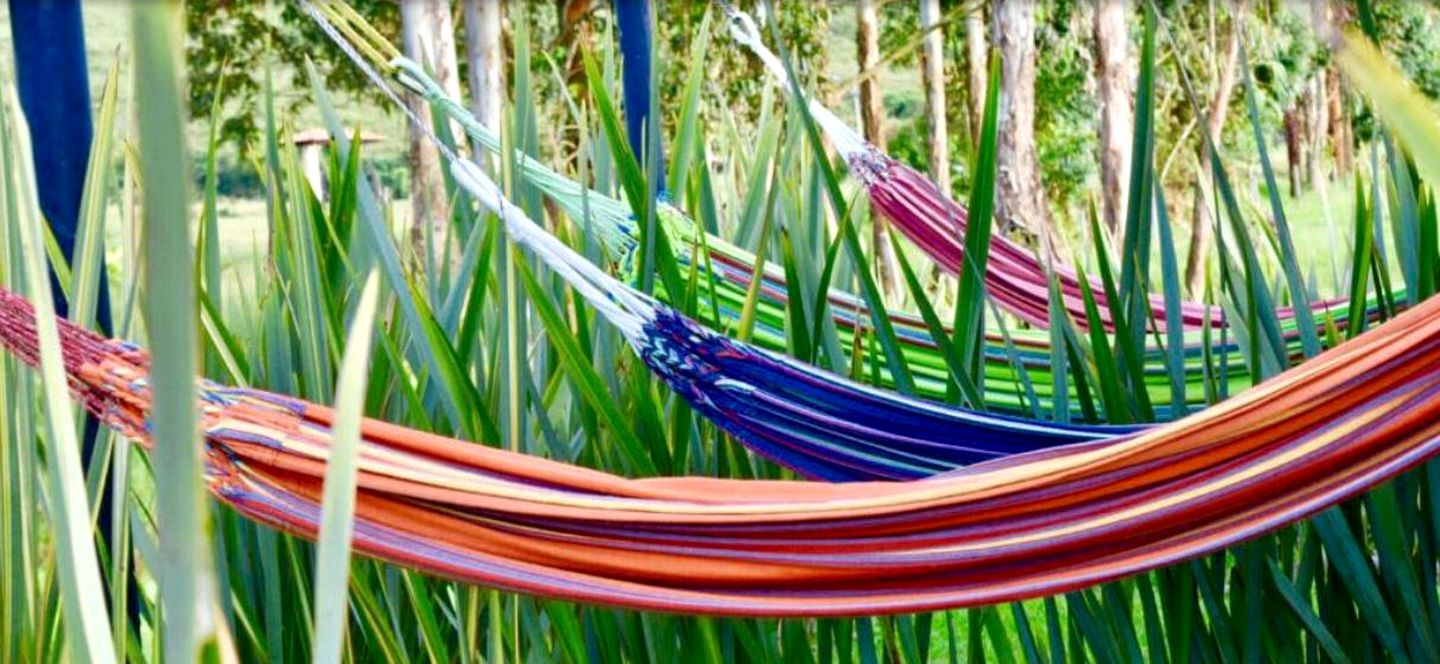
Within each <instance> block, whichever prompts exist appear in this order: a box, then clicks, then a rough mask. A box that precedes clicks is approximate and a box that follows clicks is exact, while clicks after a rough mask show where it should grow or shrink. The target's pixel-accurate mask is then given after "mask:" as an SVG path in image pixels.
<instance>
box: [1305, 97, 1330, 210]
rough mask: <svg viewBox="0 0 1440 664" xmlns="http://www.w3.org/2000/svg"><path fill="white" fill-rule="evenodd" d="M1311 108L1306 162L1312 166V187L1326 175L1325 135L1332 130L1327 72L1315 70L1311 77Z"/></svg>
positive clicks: (1310, 176)
mask: <svg viewBox="0 0 1440 664" xmlns="http://www.w3.org/2000/svg"><path fill="white" fill-rule="evenodd" d="M1309 88H1310V90H1309V92H1308V93H1306V94H1307V95H1308V96H1309V98H1310V99H1309V101H1308V103H1309V109H1310V121H1309V123H1308V124H1307V127H1308V128H1309V132H1310V135H1309V136H1308V137H1307V139H1308V140H1307V141H1306V142H1307V147H1309V152H1308V153H1307V156H1306V160H1305V161H1306V164H1307V165H1308V166H1309V167H1310V169H1309V172H1308V179H1309V183H1310V186H1311V187H1315V186H1317V185H1319V184H1320V178H1323V177H1325V167H1324V162H1325V157H1324V155H1325V137H1326V136H1327V135H1328V134H1329V130H1330V104H1329V103H1328V102H1327V101H1326V99H1325V72H1324V71H1318V72H1315V76H1314V77H1312V78H1311V79H1310V85H1309Z"/></svg>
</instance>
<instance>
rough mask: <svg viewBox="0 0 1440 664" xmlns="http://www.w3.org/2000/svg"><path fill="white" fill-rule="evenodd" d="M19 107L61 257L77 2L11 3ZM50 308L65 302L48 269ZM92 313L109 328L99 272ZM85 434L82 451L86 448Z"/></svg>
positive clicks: (69, 249) (70, 193)
mask: <svg viewBox="0 0 1440 664" xmlns="http://www.w3.org/2000/svg"><path fill="white" fill-rule="evenodd" d="M10 34H11V35H12V36H13V40H14V47H15V73H16V83H17V87H18V88H19V92H20V106H21V108H23V109H24V111H25V120H26V122H27V123H28V124H29V125H30V144H31V148H32V157H33V159H34V162H35V182H36V185H37V186H38V188H39V193H40V210H41V211H42V212H43V213H44V214H45V219H46V220H47V221H48V222H49V223H50V230H51V232H52V233H53V234H54V235H55V241H56V243H57V244H59V245H60V250H61V251H63V252H64V253H65V257H66V258H67V259H70V258H72V257H73V256H74V253H75V229H76V225H77V224H78V223H79V218H80V197H81V194H82V192H83V191H84V187H85V168H86V164H87V163H88V162H89V159H90V139H91V132H92V131H93V130H92V128H91V126H90V78H89V70H88V69H87V67H86V63H85V26H84V23H83V22H82V20H81V15H80V0H23V1H20V2H13V1H12V2H11V3H10ZM50 276H51V286H52V289H51V290H52V291H53V292H54V294H55V311H56V312H58V313H59V314H61V315H66V314H67V313H68V312H69V310H70V307H69V303H67V302H66V301H65V296H64V294H63V293H62V292H61V289H60V287H59V282H58V281H56V279H55V275H54V273H53V272H52V273H51V275H50ZM96 317H97V319H98V322H99V324H100V328H101V330H102V331H104V332H106V333H109V332H110V297H109V289H108V288H107V287H106V284H105V274H104V272H101V274H100V290H99V306H98V309H97V311H96ZM88 442H89V439H88V438H87V451H88Z"/></svg>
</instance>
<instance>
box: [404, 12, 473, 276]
mask: <svg viewBox="0 0 1440 664" xmlns="http://www.w3.org/2000/svg"><path fill="white" fill-rule="evenodd" d="M400 24H401V30H402V33H403V39H404V46H405V55H406V56H407V57H409V58H410V59H412V60H414V61H416V62H419V63H421V65H422V66H424V67H426V68H428V69H429V70H430V71H431V72H432V73H433V75H434V76H435V80H436V81H438V82H439V83H440V84H441V85H442V86H443V87H444V88H445V91H446V93H447V94H450V95H452V96H454V97H456V98H458V97H459V96H460V78H459V73H458V72H459V67H457V66H456V62H455V31H454V25H453V22H452V20H451V18H450V6H449V3H448V2H446V0H410V1H407V2H401V3H400ZM407 103H408V104H409V105H410V108H411V110H413V111H415V113H416V115H417V116H419V117H420V118H421V119H422V120H423V121H424V122H425V123H426V124H429V123H430V119H429V118H430V109H429V107H428V106H427V105H426V104H425V101H424V99H422V98H420V97H419V96H417V95H409V96H408V99H407ZM408 126H409V134H410V153H409V160H410V183H411V186H410V205H411V218H412V223H411V226H410V233H411V235H410V237H411V243H412V245H413V246H414V248H415V252H416V256H417V257H422V258H423V257H424V256H425V255H426V239H425V238H426V229H427V227H428V228H431V229H433V231H434V232H435V239H436V250H437V251H443V247H444V246H445V243H444V241H443V238H444V237H445V231H446V230H447V229H448V228H449V222H450V203H449V200H448V197H447V196H446V193H445V178H444V176H443V174H442V171H441V169H442V168H443V165H442V164H441V162H440V153H439V151H438V150H437V149H436V147H435V146H434V145H433V144H432V143H431V142H430V140H429V138H428V137H427V136H426V135H425V132H423V131H421V130H420V129H419V128H417V127H415V126H414V125H413V123H410V124H409V125H408ZM456 134H457V140H459V138H458V132H456Z"/></svg>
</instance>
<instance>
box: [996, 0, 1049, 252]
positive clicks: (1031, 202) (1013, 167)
mask: <svg viewBox="0 0 1440 664" xmlns="http://www.w3.org/2000/svg"><path fill="white" fill-rule="evenodd" d="M993 11H994V13H995V21H994V24H993V28H994V34H993V35H992V39H993V41H994V43H995V44H996V45H997V46H998V47H999V50H1000V109H999V110H1000V117H999V125H1000V126H999V128H998V129H999V134H1000V135H999V137H998V138H999V141H998V145H997V146H996V148H997V149H996V162H997V163H996V168H997V171H998V172H997V173H996V184H997V191H996V198H995V212H996V219H997V220H998V221H999V223H1000V228H1001V229H1002V230H1009V229H1013V228H1021V229H1025V230H1028V231H1030V232H1031V233H1034V234H1036V235H1037V236H1049V237H1050V238H1051V239H1054V237H1055V236H1054V233H1053V229H1052V226H1051V220H1050V209H1049V205H1048V204H1046V202H1045V194H1044V190H1043V188H1042V186H1041V184H1040V163H1039V157H1038V156H1037V154H1036V152H1035V4H1034V3H1033V2H1032V1H1031V0H997V1H996V2H995V4H994V8H993ZM1042 244H1043V243H1042Z"/></svg>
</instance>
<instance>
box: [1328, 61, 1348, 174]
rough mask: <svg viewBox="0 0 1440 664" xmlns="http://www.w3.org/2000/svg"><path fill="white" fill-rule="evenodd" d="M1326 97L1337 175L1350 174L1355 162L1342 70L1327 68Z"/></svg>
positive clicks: (1331, 145)
mask: <svg viewBox="0 0 1440 664" xmlns="http://www.w3.org/2000/svg"><path fill="white" fill-rule="evenodd" d="M1325 97H1326V100H1325V101H1326V103H1327V104H1328V105H1329V107H1330V112H1329V115H1330V128H1329V131H1330V147H1331V148H1332V149H1333V150H1334V152H1335V176H1336V177H1340V176H1342V175H1349V174H1350V169H1351V168H1352V167H1353V164H1354V157H1353V156H1352V155H1353V152H1352V147H1351V141H1352V140H1354V139H1353V137H1352V134H1351V131H1352V130H1351V128H1350V116H1349V114H1348V113H1346V112H1345V92H1344V89H1343V88H1341V86H1340V70H1339V69H1337V68H1335V67H1330V68H1329V69H1326V70H1325Z"/></svg>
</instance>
